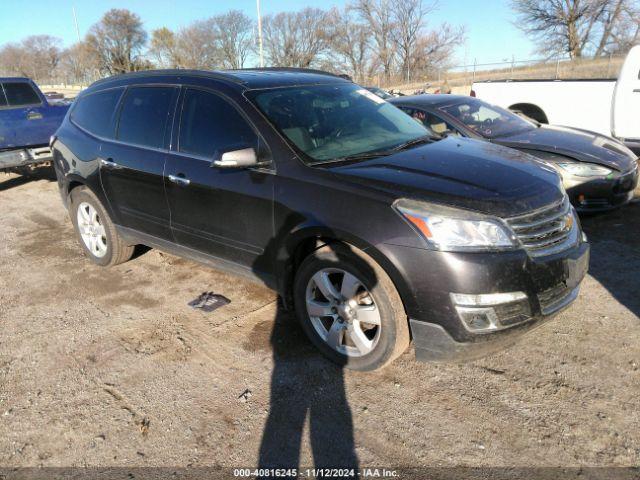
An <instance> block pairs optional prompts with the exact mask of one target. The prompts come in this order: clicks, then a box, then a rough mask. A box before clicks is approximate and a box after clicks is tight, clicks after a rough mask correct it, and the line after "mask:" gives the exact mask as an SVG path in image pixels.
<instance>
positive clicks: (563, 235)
mask: <svg viewBox="0 0 640 480" xmlns="http://www.w3.org/2000/svg"><path fill="white" fill-rule="evenodd" d="M507 222H508V223H509V226H510V227H511V228H512V229H513V232H514V233H515V234H516V236H517V237H518V240H520V243H521V244H522V246H523V247H524V248H525V250H527V252H529V254H530V255H532V256H540V255H547V254H550V253H555V252H558V251H561V250H563V249H564V248H565V247H568V246H569V243H570V240H571V237H572V232H573V231H574V229H575V227H576V226H575V225H574V223H575V219H574V216H573V212H572V209H571V204H570V203H569V197H567V196H565V197H564V199H563V200H561V201H560V202H558V203H555V204H553V205H549V206H547V207H543V208H541V209H539V210H536V211H535V212H531V213H527V214H525V215H520V216H517V217H511V218H508V219H507Z"/></svg>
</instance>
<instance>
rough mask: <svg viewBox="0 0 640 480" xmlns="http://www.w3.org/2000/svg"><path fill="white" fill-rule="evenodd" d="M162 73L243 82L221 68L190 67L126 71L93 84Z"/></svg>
mask: <svg viewBox="0 0 640 480" xmlns="http://www.w3.org/2000/svg"><path fill="white" fill-rule="evenodd" d="M162 75H191V76H199V77H206V78H215V79H218V80H225V81H228V82H231V83H236V84H243V83H244V82H243V81H242V80H240V79H239V78H237V77H234V76H233V75H230V74H229V73H226V72H224V71H221V70H192V69H181V68H174V69H159V70H140V71H137V72H128V73H122V74H118V75H113V76H111V77H106V78H101V79H100V80H97V81H95V82H94V83H93V85H102V84H103V83H108V82H115V81H118V80H126V79H127V78H136V77H149V76H154V77H155V76H162Z"/></svg>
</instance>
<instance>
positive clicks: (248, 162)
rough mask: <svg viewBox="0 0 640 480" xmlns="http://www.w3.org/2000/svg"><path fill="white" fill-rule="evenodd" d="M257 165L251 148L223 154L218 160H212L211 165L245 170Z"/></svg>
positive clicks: (256, 158) (256, 159)
mask: <svg viewBox="0 0 640 480" xmlns="http://www.w3.org/2000/svg"><path fill="white" fill-rule="evenodd" d="M257 164H258V156H257V155H256V151H255V150H254V149H253V148H243V149H241V150H232V151H230V152H225V153H223V154H222V156H221V157H220V160H214V161H213V165H214V166H216V167H218V168H247V167H253V166H255V165H257Z"/></svg>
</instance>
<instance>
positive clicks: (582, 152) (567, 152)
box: [493, 125, 635, 172]
mask: <svg viewBox="0 0 640 480" xmlns="http://www.w3.org/2000/svg"><path fill="white" fill-rule="evenodd" d="M493 142H494V143H499V144H500V145H504V146H507V147H512V148H518V149H527V150H539V151H543V152H548V153H555V154H558V155H563V156H565V157H569V158H571V159H573V160H577V161H580V162H589V163H597V164H598V165H603V166H605V167H609V168H613V169H615V170H618V171H621V172H626V171H628V170H630V169H631V168H632V167H633V164H634V162H635V155H634V154H633V153H632V152H631V150H629V149H628V148H627V147H625V146H624V145H623V144H622V143H620V142H619V141H617V140H615V139H613V138H610V137H606V136H604V135H600V134H598V133H594V132H589V131H587V130H579V129H576V128H569V127H559V126H550V125H541V126H540V127H539V128H536V129H533V130H528V131H526V132H522V133H516V134H513V135H509V136H504V137H498V138H495V139H493Z"/></svg>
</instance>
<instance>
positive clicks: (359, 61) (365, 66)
mask: <svg viewBox="0 0 640 480" xmlns="http://www.w3.org/2000/svg"><path fill="white" fill-rule="evenodd" d="M349 13H350V12H349V10H348V9H346V10H338V9H333V10H332V11H331V12H330V13H329V21H328V23H327V25H328V26H329V28H330V31H329V32H328V38H329V54H328V58H327V61H326V65H325V66H324V67H323V68H327V69H328V70H330V71H335V72H338V73H345V72H346V73H348V74H349V75H350V76H351V77H352V78H353V79H354V80H355V81H356V82H365V81H366V78H367V76H368V70H369V67H370V65H371V63H372V59H371V42H370V40H369V31H368V29H367V27H366V25H365V24H363V23H361V22H359V21H358V20H357V19H354V18H352V17H351V16H350V15H349Z"/></svg>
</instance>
